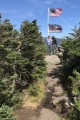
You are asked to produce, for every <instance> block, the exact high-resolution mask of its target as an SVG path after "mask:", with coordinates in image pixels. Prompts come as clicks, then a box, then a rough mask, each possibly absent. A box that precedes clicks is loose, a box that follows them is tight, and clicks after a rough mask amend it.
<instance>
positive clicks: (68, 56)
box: [61, 26, 80, 120]
mask: <svg viewBox="0 0 80 120" xmlns="http://www.w3.org/2000/svg"><path fill="white" fill-rule="evenodd" d="M69 34H70V36H68V37H66V40H64V41H63V42H62V43H61V46H62V47H63V49H64V52H63V72H62V73H63V77H64V79H63V83H64V87H65V88H66V90H67V93H68V96H70V99H71V98H73V101H74V105H73V107H72V108H71V109H70V110H69V113H68V115H67V119H68V120H79V119H80V114H79V113H80V26H78V27H75V28H74V29H73V33H69ZM71 102H72V101H71Z"/></svg>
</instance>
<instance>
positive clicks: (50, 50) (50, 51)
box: [47, 45, 52, 54]
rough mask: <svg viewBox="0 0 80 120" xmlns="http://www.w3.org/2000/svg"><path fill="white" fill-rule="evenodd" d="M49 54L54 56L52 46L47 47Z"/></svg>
mask: <svg viewBox="0 0 80 120" xmlns="http://www.w3.org/2000/svg"><path fill="white" fill-rule="evenodd" d="M47 50H48V54H52V45H47Z"/></svg>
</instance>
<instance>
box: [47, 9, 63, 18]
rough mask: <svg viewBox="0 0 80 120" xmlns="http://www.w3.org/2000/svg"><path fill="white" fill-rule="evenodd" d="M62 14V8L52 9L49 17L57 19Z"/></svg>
mask: <svg viewBox="0 0 80 120" xmlns="http://www.w3.org/2000/svg"><path fill="white" fill-rule="evenodd" d="M61 13H62V8H53V9H50V12H49V16H51V17H55V16H59V15H60V14H61Z"/></svg>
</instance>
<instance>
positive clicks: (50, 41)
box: [47, 36, 52, 55]
mask: <svg viewBox="0 0 80 120" xmlns="http://www.w3.org/2000/svg"><path fill="white" fill-rule="evenodd" d="M47 50H48V54H50V55H51V54H52V39H51V37H50V36H48V37H47Z"/></svg>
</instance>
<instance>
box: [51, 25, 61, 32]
mask: <svg viewBox="0 0 80 120" xmlns="http://www.w3.org/2000/svg"><path fill="white" fill-rule="evenodd" d="M49 32H62V27H61V26H60V25H57V24H49Z"/></svg>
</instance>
